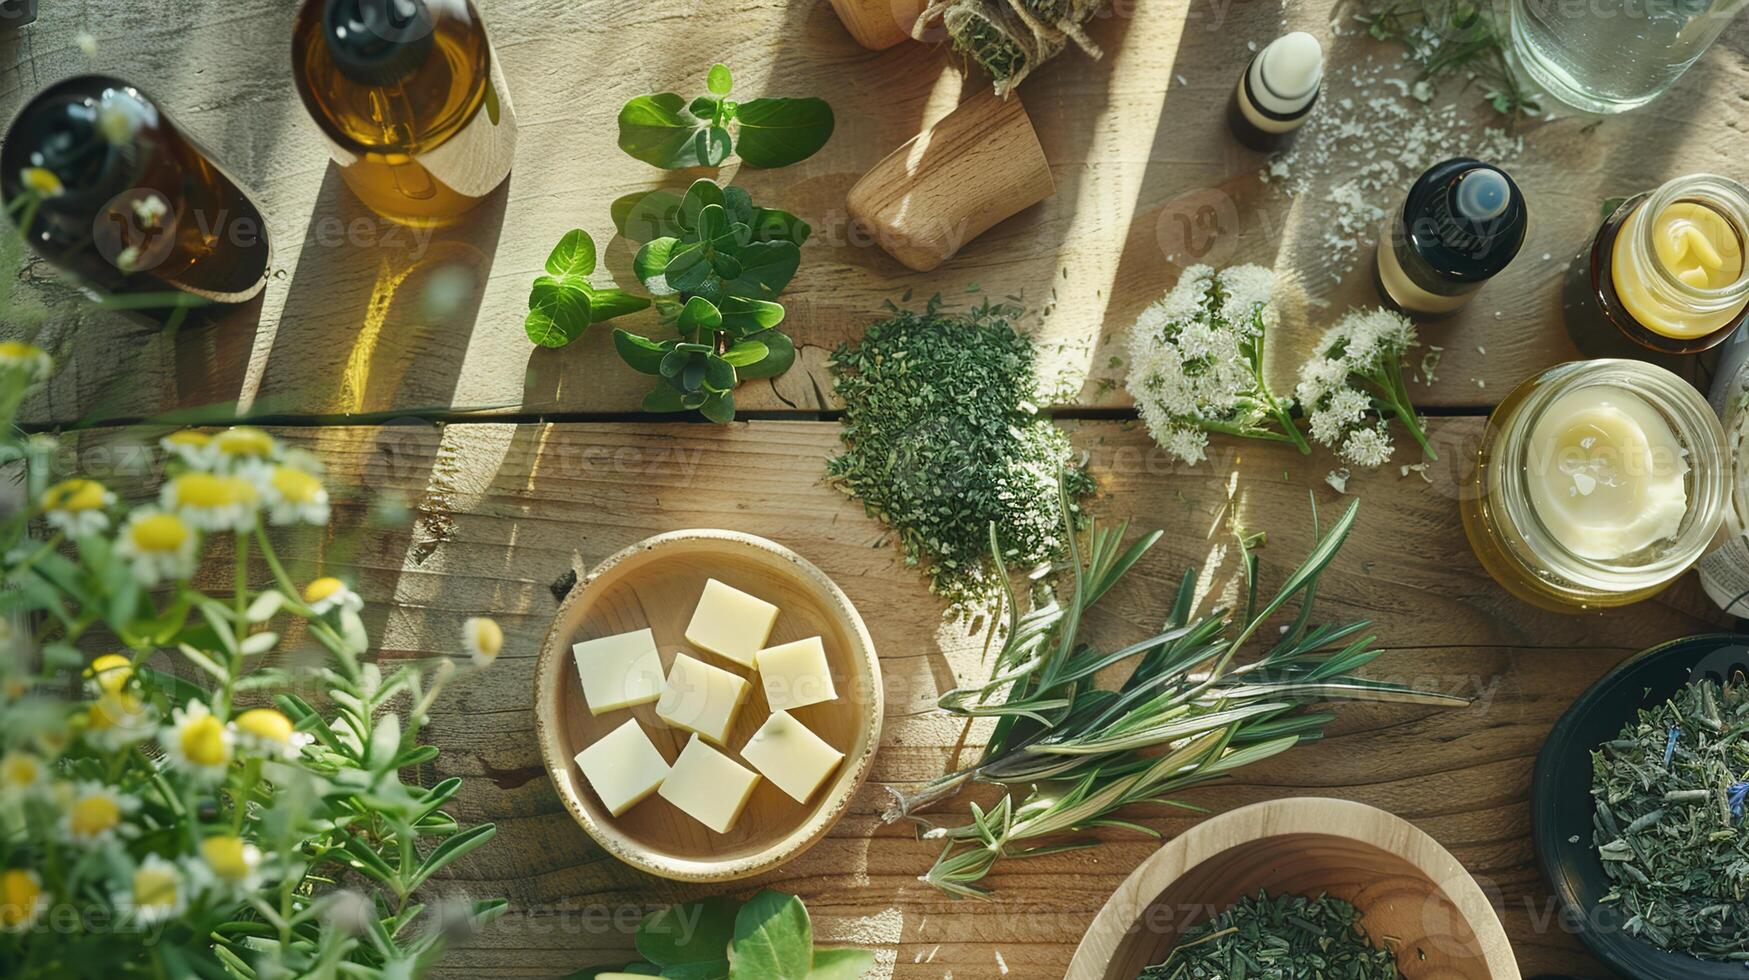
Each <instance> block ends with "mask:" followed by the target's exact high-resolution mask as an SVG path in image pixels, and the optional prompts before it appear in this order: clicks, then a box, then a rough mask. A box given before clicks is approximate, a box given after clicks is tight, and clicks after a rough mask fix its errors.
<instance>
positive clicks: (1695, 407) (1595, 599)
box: [1461, 359, 1730, 612]
mask: <svg viewBox="0 0 1749 980" xmlns="http://www.w3.org/2000/svg"><path fill="white" fill-rule="evenodd" d="M1588 389H1589V390H1593V392H1594V393H1595V394H1596V396H1597V397H1598V398H1599V399H1603V400H1608V399H1612V398H1613V399H1615V400H1617V401H1618V402H1619V401H1629V402H1633V403H1634V404H1636V405H1643V406H1645V407H1646V408H1648V409H1650V410H1651V412H1654V413H1655V414H1656V418H1657V419H1661V420H1662V423H1663V424H1664V425H1667V426H1668V427H1669V434H1670V435H1671V436H1672V437H1673V438H1674V441H1675V444H1676V446H1677V447H1678V452H1677V454H1676V457H1675V458H1673V459H1670V460H1666V461H1665V462H1664V463H1663V464H1661V465H1663V466H1664V467H1667V468H1666V469H1664V470H1661V471H1659V475H1660V476H1663V477H1667V478H1671V479H1674V478H1677V477H1679V478H1680V479H1681V481H1682V488H1683V491H1684V499H1685V501H1686V506H1685V508H1684V510H1683V513H1682V516H1681V519H1680V521H1679V523H1678V524H1677V525H1676V527H1675V530H1674V533H1671V534H1668V535H1665V536H1661V537H1659V538H1658V539H1657V540H1653V541H1651V542H1650V543H1648V544H1646V545H1644V546H1643V547H1639V548H1636V549H1635V550H1633V551H1631V552H1629V553H1625V554H1620V555H1613V556H1610V557H1588V556H1586V555H1583V554H1580V553H1578V552H1577V551H1575V550H1574V547H1572V546H1571V545H1570V544H1569V543H1564V542H1563V541H1562V540H1561V537H1560V534H1559V533H1558V532H1557V531H1556V530H1555V529H1552V527H1551V523H1550V522H1549V521H1548V520H1545V515H1543V514H1539V513H1538V509H1537V504H1536V499H1537V496H1538V495H1537V493H1536V492H1535V491H1534V490H1533V486H1532V484H1533V481H1536V480H1542V479H1548V478H1550V477H1551V475H1552V474H1553V473H1554V470H1553V469H1552V468H1553V467H1555V466H1557V461H1556V460H1555V459H1552V458H1548V457H1547V456H1543V457H1541V458H1539V456H1538V453H1537V452H1535V451H1533V449H1534V448H1535V447H1534V446H1533V443H1535V442H1536V438H1535V437H1536V434H1537V433H1538V431H1539V429H1538V423H1539V422H1540V421H1542V420H1543V418H1544V416H1545V414H1546V413H1547V412H1548V411H1549V409H1550V408H1551V407H1553V406H1556V405H1557V404H1559V405H1571V404H1575V403H1577V402H1582V401H1583V400H1584V397H1585V396H1584V395H1579V396H1578V397H1577V398H1568V397H1567V396H1569V395H1573V394H1574V393H1581V392H1586V391H1587V390H1588ZM1724 445H1725V436H1724V432H1723V431H1722V429H1721V428H1720V426H1719V421H1718V418H1717V416H1715V415H1714V414H1713V411H1712V408H1711V407H1710V406H1709V405H1708V404H1707V402H1706V399H1704V398H1702V397H1701V395H1700V392H1698V391H1696V390H1695V389H1694V387H1693V386H1692V385H1690V384H1689V383H1688V382H1686V381H1684V380H1682V379H1681V378H1679V377H1677V376H1676V375H1674V374H1671V373H1670V372H1669V371H1666V370H1664V369H1663V368H1660V367H1657V366H1655V365H1651V364H1647V363H1644V362H1642V361H1628V360H1607V359H1606V360H1595V361H1573V362H1570V363H1567V364H1562V365H1560V366H1558V367H1555V368H1551V369H1550V370H1548V371H1545V372H1543V373H1542V374H1540V375H1537V376H1536V377H1533V378H1531V379H1530V380H1528V381H1526V382H1524V383H1523V384H1521V385H1519V386H1518V387H1517V388H1516V389H1514V390H1513V392H1512V393H1511V394H1510V395H1508V396H1507V397H1506V400H1505V401H1503V402H1501V403H1500V405H1499V407H1498V408H1496V409H1495V410H1494V413H1493V414H1492V415H1491V416H1489V418H1488V426H1487V430H1486V431H1485V432H1484V433H1483V436H1482V444H1481V449H1480V450H1479V451H1478V457H1477V460H1476V468H1475V472H1474V474H1473V475H1472V477H1471V483H1470V486H1469V487H1468V488H1467V490H1468V492H1467V493H1465V495H1464V499H1463V503H1462V507H1461V510H1462V515H1463V522H1464V532H1465V534H1466V535H1467V536H1468V537H1469V539H1470V546H1471V547H1472V548H1473V549H1475V552H1476V557H1477V558H1478V559H1479V560H1480V561H1481V562H1482V565H1483V567H1485V568H1487V569H1488V572H1489V574H1491V575H1492V576H1493V577H1494V579H1495V580H1496V581H1498V582H1499V583H1500V584H1501V586H1503V587H1504V588H1505V589H1506V590H1507V591H1508V592H1511V593H1512V594H1513V595H1516V596H1518V597H1519V598H1521V599H1523V600H1525V601H1526V602H1529V603H1532V604H1533V605H1537V606H1541V607H1543V608H1545V609H1552V610H1555V611H1557V612H1578V611H1582V610H1587V609H1600V608H1607V607H1612V606H1624V605H1627V604H1629V603H1633V602H1638V601H1640V600H1641V599H1645V598H1648V597H1650V596H1652V595H1654V594H1656V593H1658V592H1659V591H1661V590H1663V589H1664V588H1665V587H1666V586H1668V585H1669V584H1670V583H1671V582H1673V581H1675V580H1676V579H1677V577H1679V576H1680V575H1681V574H1682V573H1683V572H1685V571H1687V570H1688V568H1689V567H1690V566H1692V565H1693V564H1694V563H1695V562H1696V561H1697V560H1698V559H1699V558H1700V556H1701V554H1702V553H1703V552H1705V551H1706V550H1707V548H1708V547H1709V546H1710V545H1711V544H1712V541H1713V538H1714V536H1715V535H1716V534H1717V532H1718V529H1719V525H1720V523H1721V522H1722V521H1723V520H1724V516H1725V510H1726V507H1727V505H1728V502H1729V499H1730V487H1729V482H1730V481H1729V474H1730V466H1729V462H1728V459H1727V456H1726V453H1725V448H1724ZM1652 458H1654V459H1655V458H1656V454H1653V456H1652ZM1563 472H1565V471H1563Z"/></svg>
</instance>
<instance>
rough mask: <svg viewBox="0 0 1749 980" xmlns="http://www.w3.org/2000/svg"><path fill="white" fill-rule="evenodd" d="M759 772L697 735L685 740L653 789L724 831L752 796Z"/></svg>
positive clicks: (727, 829) (713, 827)
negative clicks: (684, 746) (669, 766)
mask: <svg viewBox="0 0 1749 980" xmlns="http://www.w3.org/2000/svg"><path fill="white" fill-rule="evenodd" d="M758 782H759V774H758V773H756V772H752V771H751V770H749V769H747V768H746V767H745V766H742V765H741V764H740V763H738V762H736V761H735V760H733V759H731V758H729V757H728V756H726V755H724V754H722V753H721V752H718V751H717V750H716V749H713V748H711V747H710V746H709V745H706V744H705V743H704V741H703V740H702V739H700V738H699V737H698V736H697V735H694V736H693V737H691V738H689V739H687V741H686V748H684V749H681V750H680V758H678V759H675V760H674V767H673V768H672V769H670V770H668V778H667V779H664V780H662V787H661V789H659V790H657V792H658V793H660V794H661V796H662V798H663V799H665V800H667V801H668V802H670V803H672V804H674V805H675V806H677V807H679V808H680V809H681V810H683V811H685V813H686V815H687V816H690V817H692V818H693V819H694V820H697V821H698V822H699V823H702V824H704V825H705V826H706V827H709V828H710V829H712V830H714V831H716V832H717V833H719V834H726V833H728V832H729V830H730V829H731V828H732V827H734V826H735V821H736V819H738V818H739V817H740V816H741V808H742V807H744V806H746V805H747V798H748V797H750V796H752V795H753V787H754V785H755V784H757V783H758Z"/></svg>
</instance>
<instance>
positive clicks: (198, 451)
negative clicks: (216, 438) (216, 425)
mask: <svg viewBox="0 0 1749 980" xmlns="http://www.w3.org/2000/svg"><path fill="white" fill-rule="evenodd" d="M158 445H160V446H162V447H163V448H164V451H165V452H166V453H169V454H170V455H172V456H174V457H176V458H177V459H180V460H182V462H183V463H185V464H187V465H189V466H192V467H194V468H195V469H201V470H204V469H210V468H211V467H212V465H213V437H212V436H210V435H207V434H206V433H205V432H196V431H195V430H193V429H181V430H178V431H176V432H172V433H170V434H169V435H167V436H165V437H164V438H162V439H159V440H158Z"/></svg>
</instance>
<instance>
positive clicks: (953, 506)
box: [826, 296, 1094, 609]
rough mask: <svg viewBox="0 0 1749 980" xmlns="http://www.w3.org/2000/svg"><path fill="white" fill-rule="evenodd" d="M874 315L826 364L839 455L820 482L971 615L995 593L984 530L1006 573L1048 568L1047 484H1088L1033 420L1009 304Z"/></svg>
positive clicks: (1053, 520) (1033, 384) (1077, 493)
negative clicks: (891, 537) (839, 426)
mask: <svg viewBox="0 0 1749 980" xmlns="http://www.w3.org/2000/svg"><path fill="white" fill-rule="evenodd" d="M888 308H889V309H890V310H891V311H892V313H893V316H892V318H891V319H888V320H883V321H881V322H879V323H876V324H874V325H872V326H870V327H869V328H868V332H867V333H866V335H865V336H864V337H863V339H862V341H861V342H860V343H855V344H846V345H844V346H843V347H840V348H839V349H838V350H837V351H836V352H835V353H834V354H833V355H832V371H833V374H834V376H835V382H834V390H836V391H837V393H838V396H839V397H840V398H842V399H843V400H844V432H843V439H844V442H845V445H846V447H847V448H846V449H845V451H844V453H843V454H842V455H839V456H837V457H835V458H833V459H832V460H830V461H829V462H828V463H827V467H826V472H827V479H828V482H829V483H831V484H832V485H834V486H836V487H838V488H839V489H840V490H843V491H844V492H845V493H848V494H850V495H851V496H854V497H856V498H858V499H859V500H861V501H862V503H863V506H864V508H866V509H867V511H868V513H869V515H870V516H872V517H875V518H877V519H879V520H881V521H883V522H885V523H886V524H887V525H888V526H889V527H891V528H892V529H893V530H894V531H895V532H896V533H897V534H898V536H899V539H900V541H901V543H902V544H903V546H904V550H905V557H906V561H907V562H909V563H910V564H913V565H922V566H924V567H925V568H926V569H927V570H928V572H929V578H930V586H931V588H933V589H934V590H935V591H936V592H937V593H939V594H940V595H942V596H944V597H945V598H947V599H948V600H949V601H950V602H951V603H952V604H953V605H954V606H955V607H957V608H960V609H966V608H969V607H972V606H977V605H981V604H983V603H984V602H986V601H987V600H988V599H990V598H992V597H993V596H994V595H995V594H996V592H997V590H998V588H999V583H998V582H997V581H996V576H995V573H994V570H993V569H992V567H991V563H990V540H991V526H992V525H994V527H995V536H996V540H997V541H999V542H1000V544H1001V548H1002V558H1003V560H1004V561H1005V562H1006V563H1007V564H1008V565H1009V567H1011V568H1025V567H1027V566H1029V565H1034V564H1037V563H1039V562H1044V561H1049V560H1051V559H1053V558H1055V557H1056V556H1057V555H1058V554H1060V553H1061V552H1062V550H1063V546H1064V540H1063V528H1062V520H1061V518H1060V517H1059V516H1058V513H1057V479H1058V476H1059V474H1063V473H1064V471H1065V470H1067V476H1065V477H1064V479H1065V480H1066V481H1067V485H1068V490H1069V495H1070V497H1071V499H1073V500H1079V499H1081V498H1082V497H1085V496H1087V495H1088V494H1090V493H1092V492H1093V489H1094V487H1093V479H1092V477H1090V476H1088V474H1087V473H1086V471H1085V470H1084V469H1083V468H1081V467H1080V466H1079V465H1077V464H1076V462H1075V460H1074V458H1073V457H1074V451H1073V450H1072V449H1071V448H1070V446H1069V440H1068V437H1067V436H1065V435H1064V434H1063V432H1062V431H1061V430H1059V429H1058V428H1057V427H1056V426H1054V425H1052V424H1051V422H1050V420H1049V419H1047V418H1044V417H1043V416H1041V415H1040V414H1039V408H1038V402H1039V400H1040V393H1039V382H1038V379H1037V377H1036V376H1035V373H1034V361H1035V356H1034V349H1033V344H1032V341H1031V340H1030V339H1029V338H1027V337H1026V336H1025V335H1023V334H1021V333H1019V332H1017V331H1016V330H1015V329H1014V323H1013V321H1014V320H1015V319H1016V318H1018V317H1019V316H1021V315H1022V312H1023V311H1022V310H1021V309H1020V308H1019V307H1017V306H1013V305H1008V304H991V303H987V302H986V303H981V304H980V305H978V306H977V307H975V308H973V309H971V310H970V311H967V312H965V313H955V312H947V311H946V310H944V308H943V305H942V302H941V298H940V297H939V296H937V297H935V298H934V299H931V300H930V301H929V304H928V306H927V307H926V309H925V310H924V311H923V312H921V313H916V312H912V311H908V310H900V309H898V308H897V307H896V306H893V305H892V304H891V303H889V304H888Z"/></svg>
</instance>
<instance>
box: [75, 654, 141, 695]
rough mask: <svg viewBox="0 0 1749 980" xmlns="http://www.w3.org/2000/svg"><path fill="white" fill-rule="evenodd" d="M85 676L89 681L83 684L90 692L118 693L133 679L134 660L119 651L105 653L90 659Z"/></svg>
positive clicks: (102, 693)
mask: <svg viewBox="0 0 1749 980" xmlns="http://www.w3.org/2000/svg"><path fill="white" fill-rule="evenodd" d="M85 677H86V680H87V681H89V683H88V684H86V685H85V686H86V688H87V689H88V690H90V691H91V693H92V694H96V695H99V696H101V695H105V694H120V693H122V692H123V691H125V690H127V686H128V681H130V680H133V677H134V662H133V661H132V660H129V659H128V658H127V657H124V656H122V655H121V654H119V653H106V654H104V655H103V656H101V657H98V658H97V659H96V660H93V661H91V666H89V667H87V668H85Z"/></svg>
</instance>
